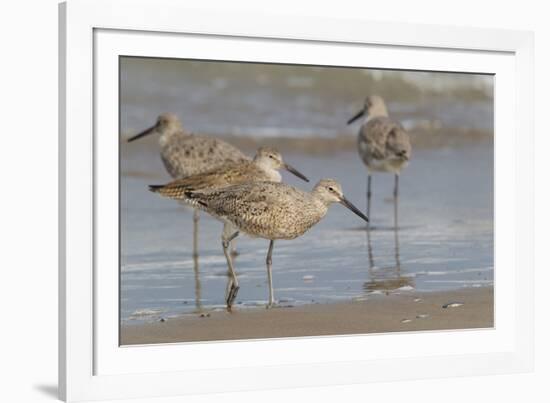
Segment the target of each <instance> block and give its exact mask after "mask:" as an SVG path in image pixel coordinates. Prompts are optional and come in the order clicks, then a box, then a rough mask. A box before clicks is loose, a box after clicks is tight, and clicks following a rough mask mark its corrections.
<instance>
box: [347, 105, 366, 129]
mask: <svg viewBox="0 0 550 403" xmlns="http://www.w3.org/2000/svg"><path fill="white" fill-rule="evenodd" d="M364 114H365V110H364V109H361V110H360V111H359V112H357V113H356V114H355V115H354V116H353V117H352V118H351V119H350V120H348V125H351V124H352V123H353V122H355V121H356V120H357V119H359V118H360V117H361V116H363V115H364Z"/></svg>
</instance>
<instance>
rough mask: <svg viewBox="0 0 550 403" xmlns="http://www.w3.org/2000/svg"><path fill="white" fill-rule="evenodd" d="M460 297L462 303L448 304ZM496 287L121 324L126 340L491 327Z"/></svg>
mask: <svg viewBox="0 0 550 403" xmlns="http://www.w3.org/2000/svg"><path fill="white" fill-rule="evenodd" d="M453 302H460V303H463V305H461V306H456V307H447V308H444V307H443V306H445V305H446V304H449V303H453ZM493 326H494V318H493V288H492V287H483V288H466V289H462V290H456V291H445V292H428V293H418V292H414V293H413V292H403V293H400V294H391V295H387V296H385V295H375V296H370V297H368V299H366V300H363V301H357V302H350V303H334V304H315V305H306V306H299V307H286V308H285V307H280V308H274V309H270V310H266V309H250V308H249V309H241V310H239V308H238V307H237V308H235V309H234V310H233V312H232V313H229V312H222V311H215V312H211V313H210V314H209V316H206V315H203V316H201V315H198V314H196V315H186V316H184V317H180V318H174V319H166V320H165V321H164V322H161V321H159V322H155V323H146V324H134V325H132V324H129V325H123V326H122V328H121V344H122V345H130V344H152V343H175V342H193V341H214V340H239V339H241V340H242V339H260V338H276V337H299V336H316V335H317V336H321V335H344V334H365V333H384V332H399V331H420V330H447V329H473V328H491V327H493Z"/></svg>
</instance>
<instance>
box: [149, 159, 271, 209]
mask: <svg viewBox="0 0 550 403" xmlns="http://www.w3.org/2000/svg"><path fill="white" fill-rule="evenodd" d="M270 179H271V178H270V176H269V175H268V174H267V173H266V172H265V171H264V170H263V169H261V168H260V167H258V166H256V164H254V162H252V161H246V162H242V163H240V164H235V163H230V164H228V165H225V166H222V167H220V168H218V169H214V170H211V171H209V172H205V173H202V174H197V175H191V176H188V177H185V178H182V179H176V180H175V181H172V182H170V183H168V184H166V185H163V186H158V187H156V186H153V187H151V188H152V190H154V191H155V192H156V193H158V194H160V195H161V196H164V197H168V198H170V199H176V200H184V199H186V196H185V192H189V191H194V190H209V189H216V188H220V187H224V186H230V185H238V184H242V183H247V182H254V181H269V180H270Z"/></svg>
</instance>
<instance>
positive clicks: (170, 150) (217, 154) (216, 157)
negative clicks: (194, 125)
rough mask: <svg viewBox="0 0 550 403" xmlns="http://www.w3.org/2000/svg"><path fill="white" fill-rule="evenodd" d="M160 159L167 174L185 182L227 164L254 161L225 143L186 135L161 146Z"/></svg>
mask: <svg viewBox="0 0 550 403" xmlns="http://www.w3.org/2000/svg"><path fill="white" fill-rule="evenodd" d="M160 155H161V158H162V162H163V163H164V166H165V167H166V170H167V171H168V173H169V174H170V175H171V176H172V177H173V178H183V177H186V176H190V175H196V174H198V173H201V172H205V171H210V170H212V169H215V168H218V167H221V166H224V165H227V164H231V163H238V162H247V161H250V158H248V157H247V156H246V155H244V154H243V153H242V152H241V151H239V150H238V149H237V148H235V147H233V146H232V145H231V144H229V143H226V142H225V141H223V140H219V139H215V138H212V137H208V136H203V135H196V134H185V132H180V133H175V134H172V135H171V136H170V137H169V138H168V139H167V140H166V142H165V144H163V145H161V152H160Z"/></svg>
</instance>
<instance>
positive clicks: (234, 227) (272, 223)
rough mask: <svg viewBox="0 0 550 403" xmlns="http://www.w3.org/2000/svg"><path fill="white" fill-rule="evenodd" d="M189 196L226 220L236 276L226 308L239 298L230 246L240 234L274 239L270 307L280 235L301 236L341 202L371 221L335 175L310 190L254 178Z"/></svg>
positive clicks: (268, 262) (224, 241) (226, 236)
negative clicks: (274, 264)
mask: <svg viewBox="0 0 550 403" xmlns="http://www.w3.org/2000/svg"><path fill="white" fill-rule="evenodd" d="M185 196H186V197H187V199H188V200H189V201H190V202H192V203H193V204H194V205H195V206H197V207H198V208H200V209H202V210H204V211H206V212H208V213H209V214H211V215H213V216H214V217H217V218H218V219H220V220H221V221H223V222H224V232H223V235H222V246H223V250H224V254H225V257H226V260H227V265H228V268H229V271H230V273H231V276H232V279H231V281H230V282H229V284H228V288H227V294H226V302H227V307H228V309H231V305H232V304H233V302H234V300H235V298H236V296H237V291H238V289H239V283H238V280H237V276H236V274H235V270H234V267H233V262H232V260H231V256H230V255H229V253H228V250H227V248H228V246H229V243H230V242H231V241H232V240H233V239H235V238H236V237H237V236H238V235H239V232H243V233H245V234H247V235H249V236H251V237H260V238H264V239H268V240H269V241H270V242H269V249H268V252H267V258H266V266H267V276H268V283H269V302H268V307H270V306H272V305H273V304H274V295H273V281H272V274H271V263H272V259H271V255H272V252H273V245H274V242H275V240H276V239H294V238H296V237H299V236H300V235H303V234H304V233H305V232H306V231H307V230H309V229H310V228H311V227H313V226H314V225H315V224H317V223H318V222H319V221H320V220H321V219H322V218H323V217H324V216H325V214H326V213H327V210H328V207H329V206H330V205H331V204H333V203H341V204H342V205H344V206H346V207H347V208H349V209H350V210H351V211H353V212H354V213H355V214H357V215H358V216H359V217H361V218H362V219H363V220H365V221H367V222H368V218H367V217H366V216H365V215H364V214H363V213H361V211H359V209H357V207H355V206H354V205H353V204H352V203H351V202H349V201H348V200H347V199H346V198H345V197H344V194H343V192H342V187H341V186H340V184H339V183H338V182H336V181H334V180H332V179H322V180H321V181H319V182H318V183H317V185H315V187H314V188H313V190H312V191H311V192H304V191H302V190H299V189H297V188H294V187H292V186H289V185H286V184H283V183H275V182H254V183H247V184H243V185H235V186H230V187H226V188H221V189H217V190H210V191H188V192H186V193H185Z"/></svg>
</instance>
